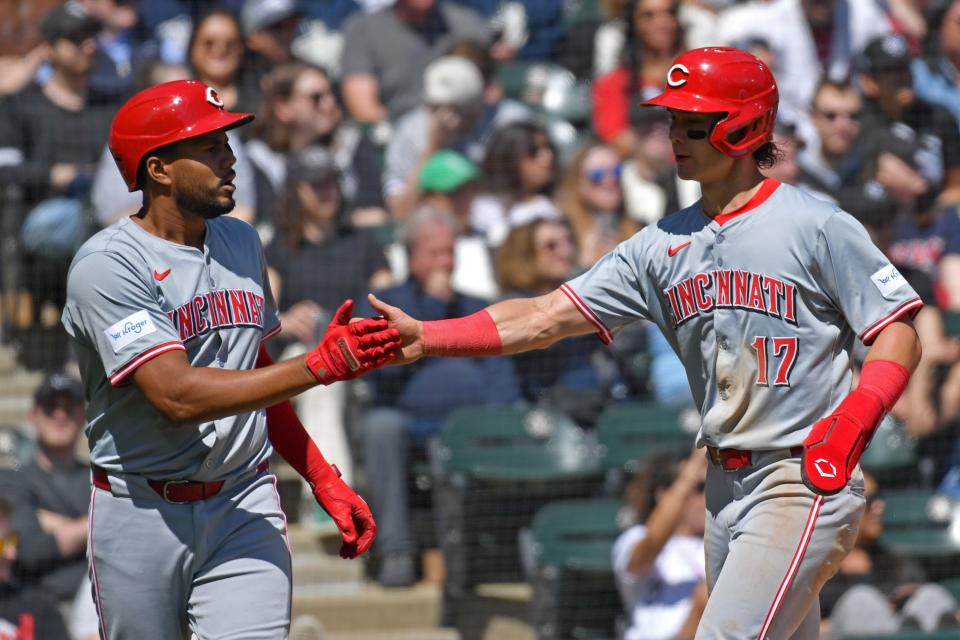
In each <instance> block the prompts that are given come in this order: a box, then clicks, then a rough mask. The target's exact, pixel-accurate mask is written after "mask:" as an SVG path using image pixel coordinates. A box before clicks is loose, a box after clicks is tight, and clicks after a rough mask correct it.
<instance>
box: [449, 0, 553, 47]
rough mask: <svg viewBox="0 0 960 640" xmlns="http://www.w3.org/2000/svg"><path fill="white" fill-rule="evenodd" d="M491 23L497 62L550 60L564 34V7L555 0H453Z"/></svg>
mask: <svg viewBox="0 0 960 640" xmlns="http://www.w3.org/2000/svg"><path fill="white" fill-rule="evenodd" d="M453 1H454V2H457V3H458V4H462V5H464V6H467V7H470V8H471V9H475V10H476V11H478V12H479V13H480V14H481V15H483V16H484V17H486V18H488V19H489V20H490V26H491V28H492V29H493V31H494V33H495V34H498V35H499V37H498V38H496V43H495V44H494V46H493V47H492V48H491V52H492V53H493V54H494V59H495V60H498V61H502V60H509V59H511V58H514V57H519V58H523V59H526V60H549V59H550V58H551V56H552V55H553V52H554V47H555V45H556V42H557V40H558V39H559V38H560V36H561V35H562V34H563V31H564V27H565V26H566V25H565V24H564V20H563V13H564V6H563V3H562V2H556V1H555V0H512V1H510V0H453Z"/></svg>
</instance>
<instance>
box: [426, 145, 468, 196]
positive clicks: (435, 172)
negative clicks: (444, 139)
mask: <svg viewBox="0 0 960 640" xmlns="http://www.w3.org/2000/svg"><path fill="white" fill-rule="evenodd" d="M478 177H480V170H479V169H478V168H477V165H475V164H473V163H472V162H470V161H469V160H468V159H467V158H466V157H465V156H463V155H461V154H459V153H457V152H456V151H450V150H449V149H445V150H443V151H437V152H436V153H435V154H433V155H432V156H430V158H429V159H428V160H427V162H426V164H424V165H423V170H422V171H421V172H420V189H422V190H423V191H434V192H437V193H450V192H451V191H456V190H457V189H459V188H460V187H462V186H463V185H465V184H467V183H468V182H470V181H472V180H476V179H477V178H478Z"/></svg>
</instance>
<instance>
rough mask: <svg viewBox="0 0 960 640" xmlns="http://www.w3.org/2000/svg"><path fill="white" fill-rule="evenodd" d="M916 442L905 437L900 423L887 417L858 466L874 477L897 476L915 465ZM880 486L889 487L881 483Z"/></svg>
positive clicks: (878, 428)
mask: <svg viewBox="0 0 960 640" xmlns="http://www.w3.org/2000/svg"><path fill="white" fill-rule="evenodd" d="M916 449H917V441H916V440H915V439H913V438H911V437H910V436H908V435H907V433H906V431H905V430H904V426H903V423H902V422H899V421H897V420H894V419H893V418H892V417H891V416H888V417H887V418H885V419H884V420H883V422H881V423H880V426H879V427H877V431H876V433H875V434H874V436H873V439H872V440H871V441H870V446H869V447H867V450H866V451H865V452H864V454H863V457H862V458H861V459H860V465H861V466H862V467H863V468H864V469H865V470H867V471H870V472H871V473H873V474H875V475H880V474H882V475H883V476H884V477H886V476H887V475H893V474H899V475H901V476H902V475H903V473H902V472H903V471H904V470H905V469H908V468H911V467H914V466H915V465H916V464H917V454H916ZM881 485H882V486H889V483H887V482H881Z"/></svg>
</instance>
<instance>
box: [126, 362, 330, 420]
mask: <svg viewBox="0 0 960 640" xmlns="http://www.w3.org/2000/svg"><path fill="white" fill-rule="evenodd" d="M161 357H162V356H161ZM135 380H136V382H137V384H138V385H139V386H140V387H141V389H143V390H144V392H145V394H146V395H147V397H148V399H149V400H150V401H151V402H152V403H153V405H154V406H155V407H156V408H157V409H158V410H159V411H160V412H161V413H162V414H163V416H164V417H165V418H166V419H167V420H169V421H170V422H171V423H172V424H174V425H178V426H182V425H190V424H196V423H197V422H204V421H208V420H215V419H217V418H223V417H226V416H231V415H236V414H238V413H242V412H245V411H254V410H256V409H263V408H265V407H268V406H271V405H274V404H277V403H278V402H280V401H282V400H286V399H288V398H291V397H293V396H295V395H297V394H299V393H302V392H303V391H306V390H307V389H309V388H311V387H313V386H316V384H317V380H316V378H314V377H313V375H312V374H311V373H310V371H309V370H308V369H307V366H306V363H305V361H304V356H300V357H297V358H292V359H290V360H284V361H282V362H278V363H276V364H274V365H272V366H269V367H264V368H261V369H254V370H252V371H249V370H241V371H235V370H226V369H213V368H209V367H191V366H187V367H184V368H182V369H179V370H178V371H177V372H176V373H175V374H173V375H170V376H169V377H167V379H166V380H165V382H164V383H163V384H157V385H151V384H150V383H149V382H148V383H147V384H146V385H145V384H143V382H144V380H141V371H140V370H138V371H137V374H136V377H135ZM151 382H152V381H151ZM145 387H147V388H145ZM158 387H159V388H158ZM148 389H149V390H148Z"/></svg>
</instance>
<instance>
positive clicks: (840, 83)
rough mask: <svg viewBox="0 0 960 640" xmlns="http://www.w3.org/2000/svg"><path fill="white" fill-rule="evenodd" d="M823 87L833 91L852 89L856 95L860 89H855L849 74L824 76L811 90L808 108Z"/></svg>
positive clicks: (815, 100)
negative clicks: (832, 76)
mask: <svg viewBox="0 0 960 640" xmlns="http://www.w3.org/2000/svg"><path fill="white" fill-rule="evenodd" d="M824 89H833V90H835V91H841V92H843V91H853V92H854V93H856V94H857V95H858V96H859V95H860V90H859V89H857V86H856V85H855V84H854V83H853V81H852V80H851V79H850V77H849V76H845V77H843V78H833V79H831V78H829V77H824V78H823V79H821V80H820V82H819V83H818V84H817V88H816V89H814V90H813V97H812V98H811V99H810V110H811V111H812V110H813V109H814V107H815V105H816V103H817V98H818V97H820V93H821V92H822V91H823V90H824Z"/></svg>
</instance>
